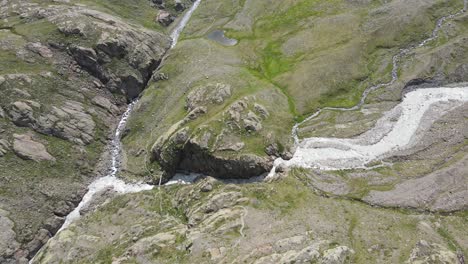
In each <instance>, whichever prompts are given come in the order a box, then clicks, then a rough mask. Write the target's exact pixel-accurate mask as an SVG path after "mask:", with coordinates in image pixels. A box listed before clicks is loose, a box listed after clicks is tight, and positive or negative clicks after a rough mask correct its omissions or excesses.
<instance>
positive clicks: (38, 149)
mask: <svg viewBox="0 0 468 264" xmlns="http://www.w3.org/2000/svg"><path fill="white" fill-rule="evenodd" d="M13 137H14V141H13V150H14V151H15V153H16V155H18V156H19V157H20V158H22V159H25V160H34V161H44V160H47V161H55V158H54V157H53V156H52V155H50V154H49V153H48V152H47V150H46V148H45V146H44V145H43V144H41V143H39V142H36V141H33V140H32V138H31V136H29V135H26V134H24V135H19V134H14V135H13Z"/></svg>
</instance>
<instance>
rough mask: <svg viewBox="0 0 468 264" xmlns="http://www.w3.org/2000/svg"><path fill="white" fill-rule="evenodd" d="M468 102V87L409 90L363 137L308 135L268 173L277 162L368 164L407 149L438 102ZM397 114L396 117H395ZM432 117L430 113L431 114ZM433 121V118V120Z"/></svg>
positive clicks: (347, 166) (292, 164)
mask: <svg viewBox="0 0 468 264" xmlns="http://www.w3.org/2000/svg"><path fill="white" fill-rule="evenodd" d="M465 102H468V87H457V88H445V87H441V88H425V89H419V90H415V91H412V92H409V93H407V94H406V95H405V97H404V98H403V101H402V102H401V103H400V104H398V105H397V106H396V107H394V108H393V109H392V110H390V111H388V112H387V113H386V114H385V115H384V116H383V117H382V118H381V119H380V120H379V121H378V122H377V124H376V126H375V127H374V128H373V129H371V130H370V131H368V132H366V133H365V134H363V135H362V136H361V137H357V138H351V139H342V138H319V137H313V138H306V139H304V140H303V141H301V142H300V144H299V145H298V146H297V150H296V152H295V153H294V156H293V158H292V159H291V160H288V161H284V160H282V159H277V160H276V161H275V164H274V168H273V169H272V171H271V172H270V174H269V177H272V176H273V175H274V173H275V170H276V168H277V167H278V166H286V167H302V168H315V169H321V170H342V169H356V168H367V167H366V164H368V163H370V162H372V161H375V160H378V159H381V158H383V157H385V156H386V155H391V154H392V153H395V152H396V151H401V150H405V149H406V148H407V147H408V146H409V145H410V144H411V143H413V142H412V138H413V136H414V135H415V134H416V131H417V129H418V128H419V126H420V123H421V120H422V118H423V116H424V113H426V112H427V111H428V110H429V109H430V108H431V107H432V106H435V105H436V104H437V103H443V104H449V105H450V106H451V107H450V108H448V109H447V110H450V109H453V108H454V107H457V106H460V105H462V104H463V103H465ZM395 117H398V119H397V121H393V122H392V120H394V119H395ZM429 118H430V117H429ZM432 121H433V120H432Z"/></svg>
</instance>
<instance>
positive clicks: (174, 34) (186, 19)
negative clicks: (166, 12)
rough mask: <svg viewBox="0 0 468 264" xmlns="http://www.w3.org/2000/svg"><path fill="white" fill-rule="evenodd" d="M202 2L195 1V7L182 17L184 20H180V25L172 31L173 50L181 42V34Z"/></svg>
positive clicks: (199, 0)
mask: <svg viewBox="0 0 468 264" xmlns="http://www.w3.org/2000/svg"><path fill="white" fill-rule="evenodd" d="M200 2H201V0H197V1H195V3H193V5H192V6H191V7H190V9H189V10H188V11H187V12H186V13H185V14H184V16H183V17H182V20H180V23H179V24H178V25H177V27H176V28H175V29H174V30H173V31H172V33H171V39H172V44H171V48H174V47H175V45H176V44H177V41H178V40H179V37H180V33H182V31H183V30H184V28H185V26H186V25H187V23H188V22H189V20H190V18H191V17H192V15H193V12H195V10H196V9H197V7H198V6H199V5H200Z"/></svg>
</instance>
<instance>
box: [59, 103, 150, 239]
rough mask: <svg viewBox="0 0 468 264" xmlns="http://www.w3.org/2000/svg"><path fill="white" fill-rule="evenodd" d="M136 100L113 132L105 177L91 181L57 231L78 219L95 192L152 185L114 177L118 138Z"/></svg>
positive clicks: (129, 190)
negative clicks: (133, 182) (81, 197)
mask: <svg viewBox="0 0 468 264" xmlns="http://www.w3.org/2000/svg"><path fill="white" fill-rule="evenodd" d="M136 103H137V101H134V102H132V103H131V104H129V105H128V108H127V110H126V111H125V113H124V114H123V115H122V118H121V119H120V122H119V125H118V126H117V129H116V131H115V134H114V138H113V139H112V143H111V151H110V152H111V167H110V170H109V174H108V175H107V176H105V177H102V178H99V179H97V180H95V181H94V182H92V183H91V184H90V185H89V187H88V192H87V193H86V194H85V196H83V199H82V200H81V202H80V203H79V204H78V206H77V207H76V208H75V209H74V210H73V211H72V212H71V213H70V214H68V215H67V218H66V219H65V222H64V224H63V225H62V227H61V228H60V230H59V232H60V231H61V230H63V229H65V228H67V227H68V226H69V225H70V224H71V223H73V221H75V220H76V219H78V218H79V217H80V216H81V215H80V210H81V209H82V208H83V207H85V206H87V205H89V203H90V202H91V201H92V199H93V196H94V195H95V194H96V193H99V192H102V191H105V190H113V191H115V192H118V193H120V194H124V193H135V192H140V191H145V190H151V189H152V188H153V186H151V185H148V184H143V183H135V184H132V183H125V182H124V181H123V180H120V179H118V178H117V177H116V174H117V172H118V171H119V169H120V165H121V161H120V157H121V151H122V144H121V142H120V138H121V136H122V132H123V131H124V130H125V125H126V124H127V121H128V118H129V116H130V114H131V112H132V110H133V108H134V106H135V104H136Z"/></svg>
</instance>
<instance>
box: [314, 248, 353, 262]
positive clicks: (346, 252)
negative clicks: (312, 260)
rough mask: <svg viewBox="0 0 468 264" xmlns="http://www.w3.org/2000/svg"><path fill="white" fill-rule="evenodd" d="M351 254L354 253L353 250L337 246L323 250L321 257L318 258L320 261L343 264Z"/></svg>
mask: <svg viewBox="0 0 468 264" xmlns="http://www.w3.org/2000/svg"><path fill="white" fill-rule="evenodd" d="M351 255H354V250H352V249H350V248H348V247H346V246H339V247H336V248H333V249H328V250H325V252H324V253H323V256H322V258H321V259H320V263H323V264H343V263H346V261H347V260H348V258H349V257H350V256H351Z"/></svg>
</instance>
